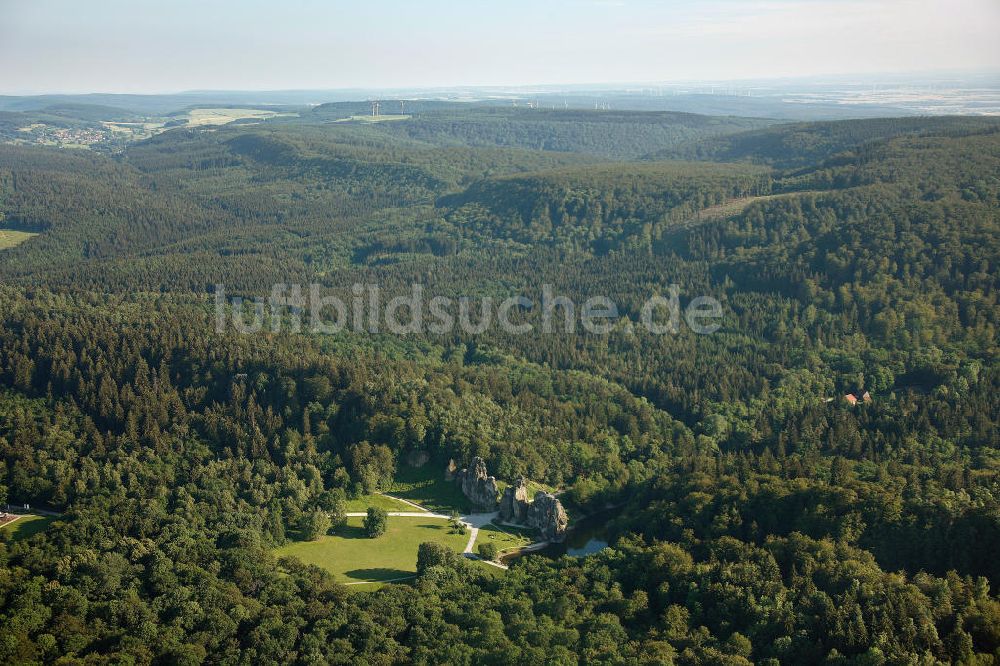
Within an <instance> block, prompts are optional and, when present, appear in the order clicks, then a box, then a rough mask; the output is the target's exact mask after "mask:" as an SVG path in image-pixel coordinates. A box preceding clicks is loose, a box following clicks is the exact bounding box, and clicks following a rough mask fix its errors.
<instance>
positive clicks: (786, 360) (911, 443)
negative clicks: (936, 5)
mask: <svg viewBox="0 0 1000 666" xmlns="http://www.w3.org/2000/svg"><path fill="white" fill-rule="evenodd" d="M357 107H358V105H324V106H320V107H317V108H316V109H315V110H314V111H312V112H310V113H303V114H301V115H300V116H298V117H294V118H293V117H289V118H275V119H273V120H269V121H267V122H263V123H258V124H230V125H226V126H221V127H202V128H199V127H190V128H188V127H181V128H177V129H171V130H169V131H166V132H163V133H162V134H159V135H158V136H155V137H153V138H151V139H148V140H145V141H142V142H138V143H134V144H130V145H128V146H127V148H126V149H125V150H123V151H122V152H121V153H119V154H113V155H111V154H103V153H101V152H98V151H82V150H66V149H57V148H47V147H41V146H8V145H0V229H16V230H21V231H29V232H32V233H37V234H38V235H37V236H34V237H32V238H30V240H28V241H27V242H24V243H22V244H20V245H18V246H16V247H13V248H10V249H5V250H0V495H5V496H6V499H7V500H8V501H10V502H12V503H19V504H23V503H30V504H32V505H33V506H41V507H44V508H47V509H50V510H53V511H57V512H59V513H60V514H61V515H60V516H59V517H58V518H57V519H56V520H55V521H54V522H53V523H51V525H50V526H49V527H48V528H47V529H46V530H44V531H42V532H40V533H38V534H35V535H33V536H31V537H29V538H25V539H16V540H15V539H10V538H9V537H6V536H0V539H2V541H0V561H2V564H3V567H2V568H0V661H2V662H4V663H42V662H51V661H56V660H57V659H58V658H59V657H60V656H62V657H64V663H136V664H155V663H183V664H199V663H286V662H292V663H303V664H305V663H310V664H320V663H369V664H389V663H451V664H479V663H553V664H575V663H587V664H593V663H631V664H659V663H679V664H746V663H751V662H752V663H764V664H778V663H788V664H798V663H830V664H933V663H949V662H951V663H966V664H994V663H1000V596H998V593H997V589H998V586H1000V565H998V562H997V558H996V552H997V550H998V549H1000V427H998V425H1000V424H998V419H1000V362H998V360H1000V359H998V353H1000V349H998V327H1000V307H998V303H997V293H998V286H1000V285H998V275H1000V273H998V261H1000V123H998V122H997V121H990V120H971V119H966V118H937V119H925V118H907V119H875V120H856V121H838V122H835V123H805V124H803V123H796V124H791V125H785V124H774V123H771V122H765V121H755V120H746V119H738V118H708V117H701V116H693V115H690V114H664V113H628V112H600V111H593V112H589V111H588V112H582V111H572V112H564V111H547V110H542V109H532V110H527V109H481V108H480V109H476V108H473V109H469V110H467V111H459V110H457V109H455V108H452V107H441V108H438V107H435V106H434V105H428V106H427V108H416V109H414V110H415V111H419V113H416V114H415V115H414V117H413V118H412V119H411V120H412V122H411V120H406V121H393V122H381V123H363V122H350V121H348V122H340V121H341V120H342V119H343V118H345V117H350V116H351V115H354V114H357V113H359V109H358V108H357ZM363 108H364V105H360V110H361V112H363ZM765 125H766V126H765ZM278 282H283V283H300V284H303V285H306V284H309V283H315V284H318V285H320V286H321V287H322V288H323V289H324V290H326V292H327V293H332V294H338V295H341V296H343V297H344V298H345V299H346V298H347V297H348V296H349V294H350V289H351V285H353V284H355V283H375V284H378V285H379V286H380V287H381V288H382V290H383V291H384V293H385V297H386V298H389V297H391V296H393V295H403V294H407V293H409V289H410V288H411V285H412V284H414V283H416V284H420V285H422V286H423V287H424V289H425V290H426V291H427V292H428V293H431V294H440V295H444V296H449V297H455V298H457V297H461V296H470V297H471V296H494V297H499V298H504V297H507V296H512V295H524V296H526V297H528V298H530V299H533V300H535V301H537V300H538V299H539V298H540V295H541V293H542V291H543V285H550V286H551V289H552V290H554V291H555V292H556V293H558V294H560V295H565V296H567V297H569V298H572V299H573V300H574V301H576V302H578V303H582V302H583V301H585V300H586V299H587V298H589V297H591V296H594V295H602V296H607V297H608V298H610V299H611V300H612V301H613V302H615V303H616V304H617V306H618V314H617V316H616V318H615V319H614V320H613V321H612V330H611V332H610V333H609V334H607V335H597V334H591V333H586V332H583V331H576V332H573V333H568V334H562V333H559V334H546V333H544V332H541V331H537V330H536V331H533V332H532V333H530V334H527V335H518V334H513V333H509V332H508V333H505V332H503V331H501V330H499V329H496V328H488V329H487V330H486V331H485V332H483V333H480V334H472V333H467V332H462V331H459V330H456V331H449V332H446V333H432V332H429V331H428V332H420V333H411V334H409V335H406V336H392V335H389V334H386V333H366V332H359V331H351V330H345V331H343V332H341V333H338V334H336V335H318V334H311V333H308V332H306V331H303V332H295V331H292V330H289V329H288V328H286V329H285V330H283V331H281V332H263V333H260V334H256V335H242V334H240V333H238V332H237V331H236V330H224V331H219V330H217V329H216V326H215V321H214V317H215V313H214V307H213V304H214V295H213V291H214V289H215V285H220V284H221V285H225V289H226V291H227V294H228V295H230V296H232V295H239V296H247V297H261V296H266V295H268V293H269V291H270V288H271V285H272V284H274V283H278ZM671 284H677V285H679V287H680V290H681V294H682V296H681V297H682V299H684V300H685V301H687V300H689V299H690V298H692V297H694V296H697V295H709V296H712V297H714V298H716V299H718V301H719V302H720V303H721V304H722V307H723V318H722V321H721V324H722V326H721V328H720V330H719V331H718V332H717V333H714V334H712V335H697V334H695V333H693V332H692V331H690V330H687V329H684V328H682V329H681V330H680V331H679V332H677V333H675V334H670V335H656V334H653V333H651V332H649V331H647V330H645V329H644V328H643V327H642V326H640V325H638V323H639V320H640V312H641V309H642V305H643V303H644V301H645V300H646V299H648V298H649V297H650V296H651V295H653V294H662V293H666V292H667V290H668V288H669V285H671ZM865 391H867V392H869V394H870V398H871V400H870V402H865V401H860V402H859V403H858V404H857V405H853V406H852V405H850V404H849V403H847V402H846V401H845V400H844V395H845V394H847V393H852V394H856V395H858V396H860V395H861V394H862V393H863V392H865ZM413 452H425V453H427V454H428V455H429V456H430V458H431V460H432V461H433V462H432V463H431V464H433V465H435V466H439V468H440V469H441V470H443V469H444V465H445V463H446V462H447V461H448V460H449V459H454V460H456V461H458V462H459V463H461V464H467V463H469V461H471V459H472V458H473V457H474V456H482V457H483V458H484V459H485V460H486V461H487V464H488V465H489V469H490V471H491V473H494V474H496V476H497V477H498V478H499V479H502V480H504V481H508V482H510V481H513V480H515V479H516V478H517V477H518V476H519V475H522V474H523V475H526V476H527V477H528V478H530V479H532V480H534V481H537V482H540V483H545V484H547V485H548V486H551V487H553V488H559V489H561V490H563V491H565V492H564V494H563V498H564V499H565V502H566V504H567V506H568V507H569V509H570V511H571V513H572V514H575V515H584V514H592V513H597V512H600V511H602V510H606V509H607V508H608V507H615V509H614V512H613V515H614V516H615V517H614V518H613V519H611V520H610V523H609V527H608V530H609V534H610V537H609V539H610V540H611V541H612V544H611V546H610V547H609V548H606V549H604V550H602V551H600V552H599V553H596V554H594V555H590V556H588V557H585V558H574V557H562V558H549V557H546V556H542V555H531V556H526V557H523V558H521V559H519V560H517V561H516V562H515V563H514V564H513V565H512V566H511V568H510V569H509V570H508V571H506V572H502V574H499V575H489V574H488V573H486V572H484V571H483V570H482V569H481V568H477V567H474V566H473V565H472V564H473V563H471V562H469V561H466V560H464V559H462V558H458V557H446V556H444V555H443V554H440V553H439V554H438V555H437V556H435V557H425V558H422V560H421V561H420V562H419V570H418V573H419V575H418V577H417V578H416V579H415V580H414V581H412V582H410V583H406V584H394V585H386V586H385V587H383V588H381V589H379V590H377V591H367V592H359V591H358V590H357V589H350V590H349V589H348V588H346V587H344V586H342V585H339V584H337V583H335V582H334V581H333V579H332V578H331V577H330V576H329V575H328V574H327V573H326V572H324V571H323V570H321V569H318V568H316V567H309V566H306V565H304V564H302V563H300V562H298V561H296V560H294V559H291V558H283V559H281V560H280V561H279V560H276V558H275V556H274V555H273V553H272V550H273V549H274V548H275V547H276V546H279V545H281V544H283V543H285V542H286V541H287V540H288V539H289V538H291V535H292V534H293V533H295V532H297V531H298V530H299V529H300V527H301V525H302V524H303V522H304V521H306V520H307V519H308V518H309V516H311V515H313V513H314V512H315V511H316V510H318V509H324V510H325V509H326V508H327V507H328V506H329V505H330V504H331V502H333V501H334V500H333V499H332V498H335V497H345V496H346V497H358V496H360V495H363V494H365V493H370V492H372V491H378V490H384V489H386V488H387V487H388V484H389V483H390V482H391V480H392V478H393V476H394V473H395V472H396V471H397V470H398V469H400V468H402V467H403V466H404V465H406V462H405V461H406V460H407V459H408V457H409V456H410V454H411V453H413ZM0 499H3V497H2V496H0ZM3 534H5V533H3V532H0V535H3ZM611 537H613V538H611Z"/></svg>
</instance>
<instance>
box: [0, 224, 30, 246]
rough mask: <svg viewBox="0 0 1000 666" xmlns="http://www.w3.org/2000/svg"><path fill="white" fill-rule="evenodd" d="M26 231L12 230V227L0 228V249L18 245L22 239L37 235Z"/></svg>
mask: <svg viewBox="0 0 1000 666" xmlns="http://www.w3.org/2000/svg"><path fill="white" fill-rule="evenodd" d="M37 235H38V234H33V233H30V232H27V231H14V230H13V229H0V250H6V249H7V248H9V247H15V246H17V245H20V244H21V243H23V242H24V241H26V240H28V239H29V238H32V237H33V236H37Z"/></svg>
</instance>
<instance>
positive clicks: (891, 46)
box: [0, 0, 1000, 93]
mask: <svg viewBox="0 0 1000 666" xmlns="http://www.w3.org/2000/svg"><path fill="white" fill-rule="evenodd" d="M998 35H1000V0H937V1H933V0H765V1H764V2H751V1H749V0H702V1H687V0H665V1H655V0H545V1H543V0H534V1H528V0H491V1H486V0H482V1H481V0H463V1H457V0H456V1H444V0H406V1H403V0H382V1H381V2H371V1H366V2H359V1H358V0H352V1H350V2H341V1H339V0H327V1H325V2H320V1H318V0H266V1H265V0H238V1H237V0H223V1H212V0H200V1H194V0H160V1H158V2H151V1H148V0H147V1H144V0H128V1H125V0H88V1H86V2H84V1H82V0H0V92H7V93H28V92H89V91H102V92H169V91H180V90H190V89H272V90H273V89H294V88H344V87H365V88H370V87H411V86H412V87H415V86H439V85H459V84H490V85H500V84H503V85H516V84H537V83H594V82H639V81H672V80H685V79H739V78H760V77H782V76H809V75H822V74H839V73H844V74H852V73H859V74H860V73H886V72H906V71H932V70H944V69H991V70H1000V38H998Z"/></svg>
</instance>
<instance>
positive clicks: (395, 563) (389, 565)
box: [275, 516, 469, 583]
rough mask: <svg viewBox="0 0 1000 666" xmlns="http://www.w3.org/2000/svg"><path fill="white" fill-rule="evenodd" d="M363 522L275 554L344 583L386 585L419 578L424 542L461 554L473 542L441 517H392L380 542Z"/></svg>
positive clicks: (349, 522) (353, 521) (352, 522)
mask: <svg viewBox="0 0 1000 666" xmlns="http://www.w3.org/2000/svg"><path fill="white" fill-rule="evenodd" d="M363 522H364V518H360V517H352V518H348V519H347V525H345V526H344V527H342V528H340V529H339V530H338V531H337V533H336V534H335V535H333V536H325V537H321V538H320V539H319V540H317V541H297V542H294V543H290V544H287V545H285V546H282V547H281V548H278V549H277V550H276V551H275V554H276V555H278V556H279V557H294V558H296V559H298V560H300V561H302V562H304V563H306V564H315V565H316V566H318V567H321V568H323V569H326V570H327V571H329V572H330V573H332V574H333V575H334V577H335V578H336V579H337V580H338V581H339V582H341V583H360V582H386V581H391V580H396V579H402V578H406V577H409V576H414V575H416V573H417V548H418V547H419V546H420V544H421V543H424V542H425V541H436V542H438V543H442V544H445V545H446V546H448V547H449V548H451V549H452V550H454V551H455V552H456V553H460V552H462V549H463V548H465V543H466V541H468V540H469V537H468V535H461V534H449V533H448V530H449V526H448V521H445V520H441V519H440V518H426V519H425V518H404V517H399V516H390V517H389V527H388V530H387V531H386V533H385V534H383V535H382V536H380V537H378V538H376V539H369V538H367V537H366V536H365V533H364V528H363V527H362V523H363Z"/></svg>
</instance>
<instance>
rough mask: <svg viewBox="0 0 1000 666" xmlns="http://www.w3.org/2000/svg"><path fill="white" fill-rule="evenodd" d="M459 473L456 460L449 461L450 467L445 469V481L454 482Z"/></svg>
mask: <svg viewBox="0 0 1000 666" xmlns="http://www.w3.org/2000/svg"><path fill="white" fill-rule="evenodd" d="M457 472H458V465H456V464H455V459H454V458H452V459H451V460H449V461H448V466H447V467H445V468H444V480H445V481H454V480H455V474H456V473H457Z"/></svg>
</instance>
